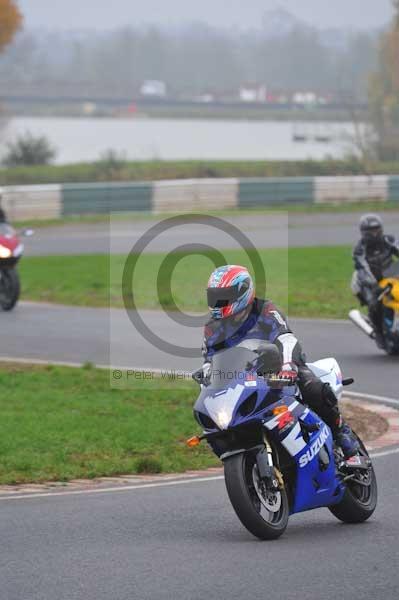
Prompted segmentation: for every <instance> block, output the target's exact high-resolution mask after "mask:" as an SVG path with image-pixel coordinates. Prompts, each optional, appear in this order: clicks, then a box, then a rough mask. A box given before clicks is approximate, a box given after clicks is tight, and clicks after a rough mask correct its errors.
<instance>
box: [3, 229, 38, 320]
mask: <svg viewBox="0 0 399 600" xmlns="http://www.w3.org/2000/svg"><path fill="white" fill-rule="evenodd" d="M32 234H33V231H32V230H30V229H27V230H25V231H23V232H22V235H25V236H30V235H32ZM23 252H24V245H23V244H22V242H21V241H20V239H19V237H18V234H17V232H16V231H15V229H14V228H13V227H11V225H9V224H8V223H0V307H1V308H2V309H3V310H12V309H13V308H14V306H15V305H16V303H17V302H18V298H19V293H20V283H19V276H18V271H17V269H16V265H17V263H18V261H19V259H20V258H21V256H22V255H23Z"/></svg>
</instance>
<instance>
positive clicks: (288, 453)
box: [187, 340, 377, 540]
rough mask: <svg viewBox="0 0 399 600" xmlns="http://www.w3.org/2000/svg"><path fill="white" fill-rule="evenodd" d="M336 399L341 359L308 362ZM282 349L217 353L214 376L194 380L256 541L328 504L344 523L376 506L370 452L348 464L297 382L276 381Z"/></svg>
mask: <svg viewBox="0 0 399 600" xmlns="http://www.w3.org/2000/svg"><path fill="white" fill-rule="evenodd" d="M308 366H309V367H310V369H312V371H313V372H314V373H315V374H316V375H317V376H318V377H320V378H321V379H322V380H323V381H324V382H326V383H329V384H330V385H331V386H332V388H333V390H334V391H335V393H336V395H337V397H338V398H340V397H341V396H342V392H343V386H344V385H349V384H350V383H352V382H353V380H346V381H345V380H344V381H343V380H342V375H341V371H340V368H339V365H338V363H337V362H336V360H335V359H333V358H329V359H324V360H320V361H318V362H316V363H314V364H309V365H308ZM280 367H281V358H280V354H279V351H278V349H277V347H276V346H275V345H273V344H265V342H261V343H260V342H259V341H258V340H246V341H244V342H242V343H241V344H239V345H238V346H235V347H233V348H229V349H227V350H224V351H221V352H218V353H217V354H215V355H214V357H213V360H212V365H211V368H210V370H209V372H208V373H204V372H203V370H202V369H201V370H199V371H197V372H196V373H194V375H193V377H194V379H195V380H196V381H197V382H198V383H200V384H201V393H200V395H199V398H198V400H197V402H196V404H195V406H194V415H195V418H196V420H197V421H198V423H199V424H200V425H201V427H202V429H203V435H202V436H201V437H194V438H191V439H190V440H188V442H187V443H188V445H189V446H195V445H197V444H198V443H200V441H201V440H206V441H207V442H208V444H209V445H210V446H211V448H212V450H213V451H214V452H215V454H216V455H217V456H218V457H219V458H220V459H221V460H222V462H223V465H224V476H225V482H226V488H227V492H228V495H229V498H230V501H231V504H232V505H233V508H234V510H235V512H236V514H237V516H238V518H239V519H240V521H241V522H242V524H243V525H244V526H245V527H246V528H247V529H248V531H250V532H251V533H252V534H253V535H254V536H256V537H258V538H260V539H263V540H271V539H275V538H278V537H280V536H281V535H282V534H283V533H284V531H285V529H286V527H287V524H288V519H289V516H290V514H295V513H300V512H304V511H307V510H311V509H314V508H319V507H328V508H329V509H330V511H331V512H332V513H333V514H334V515H335V516H336V517H337V518H338V519H340V520H341V521H344V522H347V523H360V522H362V521H365V520H366V519H368V518H369V517H370V516H371V515H372V514H373V512H374V510H375V508H376V504H377V482H376V477H375V473H374V470H373V466H372V463H371V460H370V458H369V456H368V453H367V451H366V448H365V446H364V444H363V443H362V441H361V440H360V439H359V438H358V439H359V443H360V448H361V450H360V452H359V453H358V455H356V456H354V457H353V458H351V459H349V460H345V458H344V455H343V453H342V450H341V449H340V448H339V447H337V446H336V445H335V444H334V440H333V436H332V433H331V430H330V428H329V427H328V426H327V425H326V424H325V423H324V422H323V421H322V420H321V419H320V417H319V416H318V415H317V414H316V413H314V412H313V411H311V410H310V409H309V408H308V407H306V406H305V405H304V404H303V402H302V400H301V396H300V392H299V389H298V387H297V386H296V385H294V386H293V385H287V382H286V381H285V380H280V379H278V378H277V376H276V375H275V373H278V371H279V369H280Z"/></svg>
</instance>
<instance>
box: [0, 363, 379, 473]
mask: <svg viewBox="0 0 399 600" xmlns="http://www.w3.org/2000/svg"><path fill="white" fill-rule="evenodd" d="M109 377H110V374H109V372H108V371H105V370H99V369H94V368H92V367H86V368H85V367H83V368H79V369H75V368H68V367H55V366H51V365H49V366H27V365H24V366H22V365H18V364H1V363H0V409H1V414H2V418H1V421H0V485H10V484H24V483H31V482H35V483H40V482H45V481H47V482H48V481H68V480H71V479H77V478H79V479H80V478H85V479H92V478H95V477H105V476H117V475H126V474H135V473H137V474H153V473H163V472H164V473H166V472H173V473H176V472H184V471H187V470H193V469H206V468H208V467H212V466H218V465H219V464H220V463H219V461H218V459H217V458H216V457H215V456H214V455H213V454H212V453H211V451H210V449H209V448H208V447H207V445H206V444H202V445H201V446H199V447H197V448H194V449H188V448H187V446H186V445H185V440H186V439H187V438H188V437H190V436H191V435H192V434H193V433H195V432H199V428H198V426H197V425H196V423H195V421H194V419H193V416H192V407H193V404H194V401H195V398H196V396H197V393H198V387H197V385H196V384H194V382H192V381H188V380H180V381H179V382H176V381H174V382H171V381H168V380H159V379H158V380H157V381H156V382H154V381H147V380H140V383H137V382H136V385H135V387H134V388H130V389H123V388H122V389H119V388H118V389H111V388H110V380H109ZM10 381H12V385H10ZM343 410H344V412H345V416H346V418H348V419H349V421H350V422H351V423H352V425H353V426H355V427H356V428H357V430H358V431H359V432H361V434H362V435H363V436H364V439H365V440H370V439H373V438H375V437H378V436H379V435H381V433H383V432H384V431H385V430H386V427H387V424H386V422H385V421H384V420H383V419H381V418H380V417H378V418H377V419H376V418H375V415H374V413H373V418H372V419H370V413H369V412H368V411H367V410H364V409H363V408H360V407H357V406H352V405H351V404H349V406H348V405H344V406H343ZM371 422H374V425H373V427H372V428H371V429H370V423H371ZM376 423H377V425H378V427H377V425H376Z"/></svg>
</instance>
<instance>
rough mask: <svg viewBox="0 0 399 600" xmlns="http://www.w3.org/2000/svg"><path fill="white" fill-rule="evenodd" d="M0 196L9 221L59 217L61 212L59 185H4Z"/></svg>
mask: <svg viewBox="0 0 399 600" xmlns="http://www.w3.org/2000/svg"><path fill="white" fill-rule="evenodd" d="M1 196H2V197H1V204H2V207H3V209H4V210H5V211H6V214H7V217H8V219H10V220H11V221H23V220H26V219H59V218H60V216H61V213H62V201H61V186H60V185H30V186H12V187H5V188H2V190H1Z"/></svg>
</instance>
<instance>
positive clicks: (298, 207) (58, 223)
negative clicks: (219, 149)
mask: <svg viewBox="0 0 399 600" xmlns="http://www.w3.org/2000/svg"><path fill="white" fill-rule="evenodd" d="M366 210H367V211H368V212H370V211H376V212H384V213H386V212H398V211H399V203H398V202H394V201H392V202H391V201H389V202H379V201H375V202H371V201H368V202H351V203H349V204H336V203H328V202H327V203H325V204H307V203H303V204H302V203H298V204H281V203H280V204H268V205H267V206H264V207H262V208H259V207H257V208H241V209H239V208H237V209H231V210H227V209H226V210H207V211H196V213H198V212H200V213H201V214H204V215H210V216H219V217H242V216H248V215H249V216H251V215H252V216H253V215H264V214H270V213H274V214H276V213H277V214H278V213H280V214H281V213H287V212H288V213H289V214H298V213H299V214H301V213H303V214H309V213H310V214H323V213H333V214H340V213H344V214H347V213H357V212H365V211H366ZM196 213H195V214H196ZM181 214H182V213H181V212H180V213H173V212H169V213H149V212H126V213H123V212H120V213H112V221H113V222H114V221H115V220H118V221H130V222H131V221H159V220H161V219H167V218H170V217H173V216H177V215H181ZM185 214H186V215H190V212H187V213H185ZM193 214H194V213H193ZM109 221H110V215H109V214H108V213H107V214H95V215H94V214H93V215H75V216H74V215H71V216H68V217H61V218H59V219H31V220H25V221H15V222H14V223H13V224H14V226H15V227H16V228H17V229H22V228H24V227H27V228H28V227H33V228H35V229H40V228H43V227H62V226H63V225H77V224H89V225H90V224H94V225H95V224H96V223H109Z"/></svg>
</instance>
